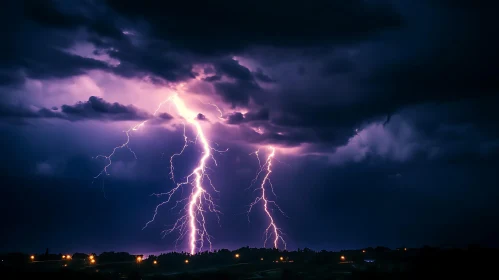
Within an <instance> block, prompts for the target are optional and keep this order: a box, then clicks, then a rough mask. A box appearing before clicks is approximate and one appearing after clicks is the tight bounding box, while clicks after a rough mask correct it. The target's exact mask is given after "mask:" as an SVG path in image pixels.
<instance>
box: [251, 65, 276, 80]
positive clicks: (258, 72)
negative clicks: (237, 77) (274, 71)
mask: <svg viewBox="0 0 499 280" xmlns="http://www.w3.org/2000/svg"><path fill="white" fill-rule="evenodd" d="M253 76H255V78H256V79H257V80H259V81H261V82H264V83H275V82H276V81H275V80H274V79H272V78H271V77H269V76H267V75H266V74H265V73H263V70H262V69H261V68H258V69H257V70H256V71H255V72H253Z"/></svg>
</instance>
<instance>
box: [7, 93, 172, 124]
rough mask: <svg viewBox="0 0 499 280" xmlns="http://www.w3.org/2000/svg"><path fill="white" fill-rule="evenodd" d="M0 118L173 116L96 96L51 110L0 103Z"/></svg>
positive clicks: (159, 119)
mask: <svg viewBox="0 0 499 280" xmlns="http://www.w3.org/2000/svg"><path fill="white" fill-rule="evenodd" d="M0 117H1V118H20V119H29V118H57V119H65V120H70V121H83V120H99V121H141V120H152V121H153V123H164V122H167V121H169V120H171V119H173V117H172V116H171V115H170V114H168V113H161V114H159V115H158V116H157V117H154V116H152V115H151V114H149V113H148V112H146V111H143V110H141V109H139V108H137V107H135V106H133V105H123V104H120V103H118V102H114V103H110V102H107V101H105V100H104V99H102V98H100V97H96V96H91V97H90V98H89V99H88V101H83V102H81V101H80V102H77V103H76V104H74V105H62V106H61V110H60V111H59V110H58V108H57V107H52V110H50V109H47V108H41V109H39V108H29V107H26V106H22V105H15V106H14V105H8V104H1V103H0Z"/></svg>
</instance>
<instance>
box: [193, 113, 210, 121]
mask: <svg viewBox="0 0 499 280" xmlns="http://www.w3.org/2000/svg"><path fill="white" fill-rule="evenodd" d="M196 119H197V120H200V121H208V119H207V118H206V116H205V115H203V114H201V113H199V114H198V115H197V116H196Z"/></svg>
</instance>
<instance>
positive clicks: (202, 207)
mask: <svg viewBox="0 0 499 280" xmlns="http://www.w3.org/2000/svg"><path fill="white" fill-rule="evenodd" d="M165 103H170V104H173V105H174V106H175V108H176V109H177V111H178V113H179V115H180V116H181V117H182V118H183V119H185V120H186V121H187V123H189V124H190V125H192V126H193V127H194V130H195V131H196V138H195V141H189V139H188V137H187V134H186V128H185V127H186V124H185V123H184V124H183V136H184V145H183V147H182V149H180V151H179V152H177V153H175V154H173V155H172V156H171V157H170V177H171V179H172V180H173V181H174V182H175V177H174V166H173V159H174V158H175V157H176V156H180V155H182V154H183V152H184V151H185V149H186V148H187V147H188V143H189V142H190V143H194V144H197V142H198V140H199V141H200V143H201V146H202V148H203V154H202V156H201V158H200V159H199V161H198V165H197V166H196V167H195V168H194V169H193V170H192V172H191V173H190V174H189V175H187V177H186V178H185V180H184V181H183V182H180V183H176V182H175V184H176V185H175V187H174V188H173V189H171V190H170V191H168V192H166V193H159V194H152V195H155V196H157V197H162V196H166V200H164V201H163V202H161V203H159V204H158V205H157V206H156V208H155V209H154V214H153V217H152V219H151V220H150V221H148V222H147V223H146V224H145V226H144V227H143V229H145V228H146V227H147V226H148V225H149V224H150V223H152V222H153V221H154V220H155V219H156V216H157V214H158V210H159V208H160V207H161V206H163V205H165V204H167V203H169V202H170V201H171V200H172V197H173V195H174V194H175V193H177V191H178V190H179V189H180V190H183V187H184V186H186V185H191V186H192V190H191V193H190V195H189V197H187V198H184V199H180V200H177V201H176V202H175V205H174V206H173V208H172V209H174V208H176V207H177V206H178V205H179V204H181V203H182V202H184V201H187V203H185V205H184V207H183V208H182V210H181V211H180V214H181V217H180V218H178V219H177V220H176V221H175V223H174V224H173V226H172V227H171V228H169V229H167V230H164V231H163V232H162V233H163V234H164V235H166V234H169V233H171V232H173V231H179V233H180V234H179V237H178V238H177V239H176V241H175V245H177V244H178V242H180V241H181V240H182V239H183V238H184V237H186V236H188V237H189V249H190V252H191V254H195V253H196V252H197V251H201V250H202V249H203V247H204V245H205V242H208V243H209V247H210V250H211V249H212V243H211V239H212V236H211V235H209V233H208V231H207V229H206V219H205V213H206V212H214V213H215V214H216V215H217V218H219V216H218V214H221V212H220V211H219V210H218V207H217V205H215V203H214V202H213V198H212V196H211V195H210V194H209V193H208V192H207V190H206V189H205V188H204V187H203V183H204V179H205V178H206V179H207V180H208V184H209V185H210V186H211V188H213V190H214V191H216V192H218V190H217V189H216V188H215V187H214V185H213V184H212V182H211V179H210V177H209V175H208V174H207V172H206V169H209V168H208V166H207V161H208V159H212V160H213V161H214V163H215V165H217V162H216V160H215V158H214V157H213V154H212V151H214V152H219V153H222V152H226V151H227V150H225V151H220V150H217V149H214V148H212V147H211V146H210V144H209V141H208V139H207V137H206V135H205V133H204V131H203V129H202V127H201V125H200V123H199V121H198V120H197V114H196V113H194V112H192V111H190V110H189V109H187V107H186V106H185V104H184V102H183V100H182V99H181V98H180V97H179V96H178V94H174V95H173V96H171V97H169V98H168V99H166V100H164V101H163V102H161V103H160V104H159V105H158V108H157V109H156V110H155V111H154V114H153V116H155V115H156V114H157V113H158V111H159V109H160V108H161V107H162V106H163V105H164V104H165ZM210 105H212V106H215V107H216V108H217V109H218V111H219V113H220V117H222V116H223V114H222V111H221V110H220V109H219V108H218V106H216V105H214V104H210ZM146 122H147V120H145V121H143V122H141V123H139V124H137V125H135V126H132V127H130V128H129V129H128V130H126V131H124V132H125V134H126V136H127V138H126V141H125V142H124V143H123V144H121V145H119V146H116V147H115V148H114V149H113V150H112V152H111V153H110V154H109V155H99V156H97V158H101V157H102V158H104V159H106V160H107V164H106V166H105V167H104V168H103V169H102V171H101V172H100V173H99V174H98V175H97V176H95V177H94V178H98V177H100V176H101V175H103V174H106V175H109V173H108V172H107V170H108V168H109V166H111V164H112V158H113V156H114V155H115V153H116V151H117V150H119V149H122V148H127V149H129V150H130V152H131V153H132V154H133V155H134V157H135V158H137V156H136V154H135V152H133V150H131V149H130V147H129V146H128V144H129V143H130V133H131V132H132V131H136V130H138V129H139V128H140V127H142V126H144V125H145V124H146ZM219 221H220V219H219Z"/></svg>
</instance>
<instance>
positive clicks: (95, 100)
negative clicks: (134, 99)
mask: <svg viewBox="0 0 499 280" xmlns="http://www.w3.org/2000/svg"><path fill="white" fill-rule="evenodd" d="M61 111H62V112H63V113H64V114H66V115H67V116H68V117H69V118H70V119H72V120H80V119H98V120H113V121H133V120H146V119H149V118H151V115H150V114H149V113H147V112H145V111H142V110H140V109H139V108H137V107H135V106H133V105H122V104H119V103H117V102H114V103H110V102H107V101H105V100H104V99H102V98H100V97H96V96H91V97H90V98H89V99H88V101H85V102H78V103H76V104H75V105H62V106H61Z"/></svg>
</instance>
